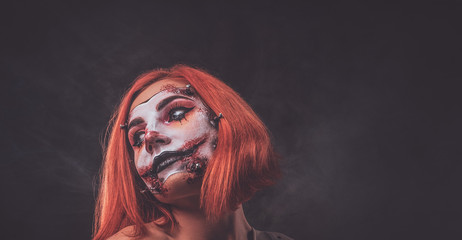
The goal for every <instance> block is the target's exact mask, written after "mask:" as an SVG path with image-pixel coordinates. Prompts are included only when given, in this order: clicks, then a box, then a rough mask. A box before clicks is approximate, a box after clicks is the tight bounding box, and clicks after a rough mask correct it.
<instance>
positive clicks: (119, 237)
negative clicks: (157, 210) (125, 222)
mask: <svg viewBox="0 0 462 240" xmlns="http://www.w3.org/2000/svg"><path fill="white" fill-rule="evenodd" d="M145 226H146V228H147V230H148V231H147V232H146V234H145V235H144V236H137V235H136V231H135V226H128V227H126V228H123V229H122V230H120V231H118V232H117V233H116V234H114V235H112V236H111V237H110V238H108V239H107V240H135V239H136V240H143V239H159V240H168V239H170V238H169V237H168V235H167V234H166V233H164V231H163V230H162V229H161V228H159V227H157V226H156V225H155V224H154V223H146V224H145Z"/></svg>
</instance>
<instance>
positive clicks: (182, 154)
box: [140, 137, 206, 180]
mask: <svg viewBox="0 0 462 240" xmlns="http://www.w3.org/2000/svg"><path fill="white" fill-rule="evenodd" d="M205 140H206V138H205V137H202V138H201V139H199V140H192V141H190V142H188V143H187V144H185V146H186V147H187V146H188V145H190V146H191V147H189V148H187V149H185V150H179V151H164V152H162V153H161V154H159V155H157V156H156V157H154V161H153V164H152V166H151V167H150V168H148V169H147V170H145V172H144V173H140V176H141V177H142V178H158V175H159V173H160V172H162V171H163V170H165V169H167V168H168V167H170V166H171V165H172V164H174V163H176V162H177V161H180V160H182V161H183V162H186V161H187V160H188V159H190V158H194V157H192V156H193V154H195V153H196V152H197V149H198V148H199V146H200V145H202V144H204V143H205ZM191 142H195V144H191ZM196 158H197V157H196ZM163 180H166V179H163Z"/></svg>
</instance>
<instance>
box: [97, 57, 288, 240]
mask: <svg viewBox="0 0 462 240" xmlns="http://www.w3.org/2000/svg"><path fill="white" fill-rule="evenodd" d="M162 79H185V80H186V81H188V82H189V83H190V84H191V85H192V87H193V88H194V90H195V92H196V93H197V94H198V95H199V96H200V97H201V99H202V100H203V102H204V103H205V104H206V105H207V106H208V107H209V108H210V109H211V110H212V111H213V112H214V113H215V114H218V113H222V114H223V118H221V119H220V122H219V129H218V142H217V147H216V150H215V151H214V153H213V157H212V159H210V161H209V164H208V167H207V170H206V172H205V175H204V179H203V183H202V189H201V207H202V208H203V209H204V211H205V213H206V216H207V217H208V219H210V220H212V221H216V220H218V219H219V218H220V217H221V216H223V214H225V213H227V212H230V211H234V210H235V209H237V207H238V206H239V205H240V204H241V203H242V202H245V201H247V200H249V199H250V198H251V197H252V195H253V194H254V193H255V192H256V191H257V190H259V189H261V188H262V187H265V186H269V185H272V184H273V183H274V180H275V179H277V178H278V177H279V175H280V172H279V166H278V162H277V155H276V154H275V152H274V150H273V147H272V145H271V141H270V137H269V134H268V131H267V129H266V127H265V125H264V124H263V123H262V121H261V120H260V119H259V118H258V116H257V115H256V114H255V112H254V111H253V110H252V109H251V108H250V106H249V105H248V104H247V103H246V102H245V101H244V100H243V99H242V98H241V97H240V96H239V95H238V94H237V93H236V92H235V91H233V90H232V89H231V88H230V87H229V86H227V85H226V84H224V83H223V82H221V81H220V80H218V79H217V78H215V77H213V76H211V75H210V74H208V73H206V72H205V71H203V70H199V69H195V68H191V67H188V66H184V65H176V66H174V67H172V68H170V69H157V70H153V71H150V72H147V73H145V74H142V75H141V76H139V77H138V78H137V79H136V80H135V81H134V83H133V85H132V87H131V88H130V89H129V90H128V91H127V92H126V94H125V95H124V97H123V99H122V102H121V104H120V106H119V107H118V108H117V110H116V112H115V113H114V114H113V116H112V118H111V121H110V124H109V126H108V129H107V133H110V136H109V139H108V141H109V142H108V144H107V147H106V149H105V152H104V161H103V166H102V168H101V175H100V188H99V193H98V198H97V202H96V210H95V224H94V235H93V239H95V240H96V239H106V238H108V237H110V236H112V235H114V234H115V233H116V232H118V231H119V230H120V229H122V228H124V227H127V226H130V225H134V227H135V235H141V234H143V233H145V231H146V228H145V226H144V223H147V222H154V223H155V224H156V225H158V226H159V227H161V228H163V229H164V230H165V231H172V229H173V227H174V225H175V220H174V217H173V215H172V213H171V211H170V208H169V206H168V205H166V204H163V203H160V202H159V201H157V200H156V199H155V197H154V196H153V195H152V194H150V193H147V194H146V193H144V194H142V193H140V190H141V189H142V188H143V186H144V183H143V182H142V180H141V179H140V177H139V176H138V173H137V171H136V169H135V166H134V163H133V159H132V154H131V148H130V145H129V143H128V139H127V137H126V133H125V131H124V130H122V129H121V128H120V125H121V124H125V122H126V120H127V117H128V114H129V111H130V106H131V104H132V102H133V100H134V99H135V98H136V96H138V94H139V93H140V92H142V91H143V90H144V89H145V88H146V87H148V86H149V85H151V84H152V83H154V82H156V81H159V80H162Z"/></svg>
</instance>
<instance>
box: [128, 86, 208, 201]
mask: <svg viewBox="0 0 462 240" xmlns="http://www.w3.org/2000/svg"><path fill="white" fill-rule="evenodd" d="M187 84H188V82H186V81H185V80H177V79H165V80H160V81H158V82H155V83H153V84H152V85H150V86H149V87H148V88H146V89H145V90H144V91H142V92H141V93H140V95H139V96H138V97H137V98H136V99H135V100H134V101H133V103H132V105H131V108H130V114H129V117H128V138H129V141H130V144H131V145H132V149H133V152H134V160H135V166H136V169H137V171H138V173H139V175H140V176H141V178H142V179H143V181H144V182H145V183H146V185H147V187H148V189H149V190H150V191H151V192H152V193H154V194H155V196H156V198H157V199H158V200H160V201H162V202H165V203H171V202H173V201H175V200H177V199H180V198H184V197H188V196H191V195H197V194H199V192H200V186H201V182H202V179H201V177H202V175H203V173H204V171H205V166H206V164H207V162H208V160H209V159H210V158H211V157H212V153H213V151H214V148H215V143H216V141H217V130H216V128H215V127H214V126H213V125H212V124H213V122H211V118H212V115H211V114H210V110H209V109H208V108H207V107H206V106H205V104H204V103H203V102H202V100H201V99H200V98H199V96H198V95H197V94H196V93H194V89H192V88H187V87H186V85H187Z"/></svg>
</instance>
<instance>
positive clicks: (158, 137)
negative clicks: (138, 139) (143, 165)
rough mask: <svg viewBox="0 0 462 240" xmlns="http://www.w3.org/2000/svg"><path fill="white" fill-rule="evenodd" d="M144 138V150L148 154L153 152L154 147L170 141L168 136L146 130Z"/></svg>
mask: <svg viewBox="0 0 462 240" xmlns="http://www.w3.org/2000/svg"><path fill="white" fill-rule="evenodd" d="M144 140H145V143H146V144H145V145H146V151H147V152H148V153H150V154H152V153H153V152H154V149H155V148H156V147H159V146H161V145H167V144H169V143H170V142H171V141H172V140H171V139H170V138H169V137H167V136H165V135H163V134H160V133H159V132H156V131H148V132H147V133H146V135H145V136H144Z"/></svg>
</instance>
